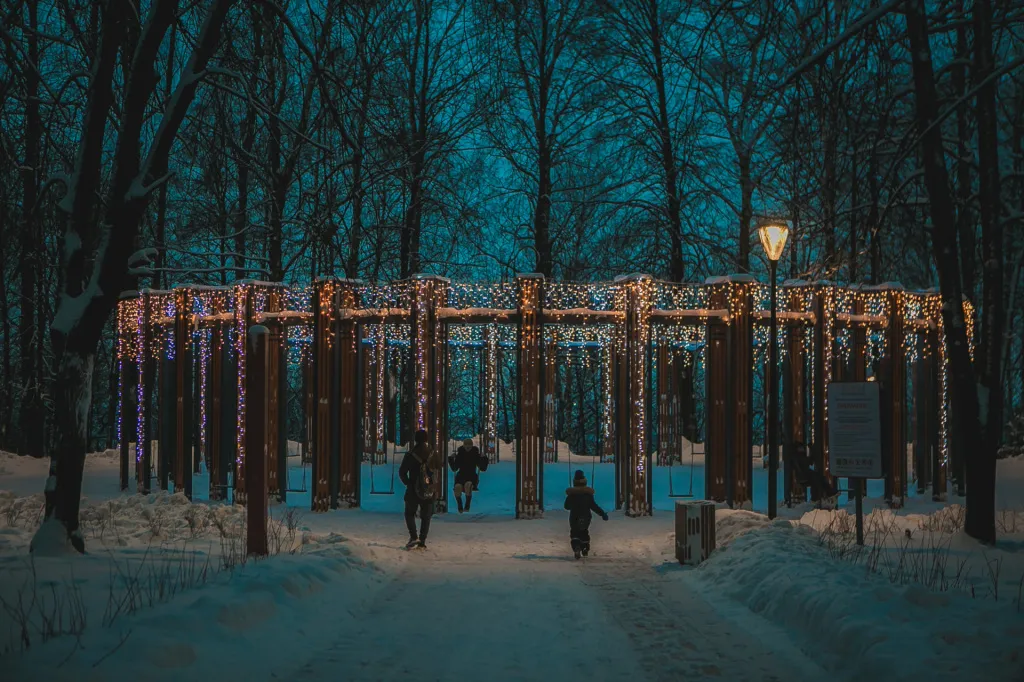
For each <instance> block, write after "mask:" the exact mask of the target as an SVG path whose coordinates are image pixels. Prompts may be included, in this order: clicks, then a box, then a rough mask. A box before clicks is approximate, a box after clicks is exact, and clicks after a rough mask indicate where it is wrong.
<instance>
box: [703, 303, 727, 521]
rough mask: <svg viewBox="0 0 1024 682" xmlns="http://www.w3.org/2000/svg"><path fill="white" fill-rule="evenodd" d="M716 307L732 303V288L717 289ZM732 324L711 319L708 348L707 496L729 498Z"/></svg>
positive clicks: (705, 396) (707, 497)
mask: <svg viewBox="0 0 1024 682" xmlns="http://www.w3.org/2000/svg"><path fill="white" fill-rule="evenodd" d="M710 305H711V307H712V308H715V309H722V308H727V307H728V305H729V301H728V292H719V291H713V293H712V295H711V303H710ZM729 336H730V334H729V326H728V323H727V322H725V321H724V320H721V319H720V318H717V317H713V318H709V319H708V323H707V348H706V350H705V353H704V363H705V365H704V380H705V389H704V405H705V407H704V410H705V431H706V434H705V439H704V440H705V443H704V497H705V498H706V499H709V500H714V501H715V502H725V501H726V494H727V493H726V460H727V459H728V458H729V450H728V440H727V433H728V431H729V412H730V411H729V409H728V398H729Z"/></svg>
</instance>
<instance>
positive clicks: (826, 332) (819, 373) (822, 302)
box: [809, 282, 836, 480]
mask: <svg viewBox="0 0 1024 682" xmlns="http://www.w3.org/2000/svg"><path fill="white" fill-rule="evenodd" d="M813 310H814V318H815V325H814V333H813V336H814V344H813V348H814V350H813V354H812V358H811V364H812V371H813V382H812V383H813V387H812V392H811V398H812V400H811V414H812V422H811V434H812V435H811V446H812V447H811V448H810V449H809V454H810V455H811V458H812V460H813V462H814V468H815V469H816V470H818V471H820V472H822V474H824V475H825V477H826V478H827V479H828V480H831V474H830V473H829V470H828V400H827V396H828V385H829V384H830V383H832V379H833V370H834V367H835V359H834V355H835V332H836V315H835V286H834V285H833V284H832V283H831V282H816V283H815V285H814V302H813Z"/></svg>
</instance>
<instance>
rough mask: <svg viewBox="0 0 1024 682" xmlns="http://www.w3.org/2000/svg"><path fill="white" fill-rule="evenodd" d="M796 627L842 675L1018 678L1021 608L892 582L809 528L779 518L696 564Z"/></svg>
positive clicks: (1022, 669) (1023, 661)
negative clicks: (844, 557)
mask: <svg viewBox="0 0 1024 682" xmlns="http://www.w3.org/2000/svg"><path fill="white" fill-rule="evenodd" d="M695 575H696V577H697V579H699V580H700V581H702V582H704V583H705V584H706V585H707V586H709V587H712V588H714V589H715V590H718V591H720V592H721V593H723V594H725V595H728V596H729V597H731V598H733V599H735V600H737V601H740V602H742V603H743V604H745V605H746V606H748V607H749V608H750V609H751V610H752V611H754V612H755V613H757V614H760V615H762V616H764V617H765V618H767V619H769V620H771V621H773V622H775V623H778V624H780V625H782V626H784V627H786V628H788V629H790V630H792V631H794V632H795V633H797V634H798V635H799V636H801V637H802V638H803V639H804V641H805V642H807V645H806V646H804V650H805V651H807V652H808V653H812V654H813V653H814V652H817V656H816V657H817V658H819V661H820V662H821V663H822V664H823V665H826V666H829V665H830V664H831V667H832V669H833V670H834V672H835V673H837V674H839V675H840V676H842V677H843V678H848V679H855V680H865V679H871V678H876V679H899V680H916V679H920V680H925V679H927V680H936V679H938V680H947V679H948V680H962V679H964V677H965V675H967V676H969V677H971V678H972V679H985V680H1007V681H1008V682H1009V681H1011V680H1013V681H1015V682H1016V681H1019V680H1020V679H1022V677H1024V658H1022V651H1021V645H1020V643H1021V641H1024V616H1022V615H1021V614H1020V613H1019V612H1018V611H1017V610H1016V608H1015V607H1013V606H1011V605H1010V604H1008V603H1006V602H999V603H994V602H990V601H985V600H976V599H972V598H971V597H970V596H969V595H966V594H960V593H955V592H935V591H930V590H927V589H926V588H924V587H922V586H920V585H915V584H911V585H893V584H891V583H890V581H889V580H888V579H887V578H885V577H882V576H879V575H877V574H872V573H869V572H866V571H865V569H864V568H863V567H862V566H858V565H855V564H852V563H848V562H843V561H837V560H835V559H833V558H832V556H831V555H830V554H829V551H828V549H827V548H826V547H825V546H824V545H823V544H821V543H820V542H819V541H818V535H817V534H816V533H815V532H814V530H813V529H812V528H811V527H809V526H805V525H797V526H793V525H792V524H791V523H790V522H789V521H785V520H779V521H776V522H775V523H773V524H770V525H767V526H765V527H763V528H760V529H756V530H753V531H751V532H747V533H744V534H742V535H740V536H738V537H735V538H734V539H733V540H732V541H731V542H729V543H727V544H726V546H724V547H721V548H719V550H718V551H716V552H715V554H714V555H713V556H712V557H711V559H709V560H708V561H707V562H705V563H704V564H702V565H701V566H700V567H699V568H698V570H697V571H696V572H695Z"/></svg>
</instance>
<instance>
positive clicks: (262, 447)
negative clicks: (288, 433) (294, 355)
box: [245, 325, 272, 556]
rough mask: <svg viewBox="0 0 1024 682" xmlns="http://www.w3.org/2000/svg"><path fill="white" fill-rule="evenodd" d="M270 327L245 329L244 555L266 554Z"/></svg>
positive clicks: (259, 326)
mask: <svg viewBox="0 0 1024 682" xmlns="http://www.w3.org/2000/svg"><path fill="white" fill-rule="evenodd" d="M270 334H271V332H270V330H269V329H267V328H266V327H264V326H262V325H254V326H252V327H250V328H248V329H247V330H246V337H247V338H246V339H245V345H246V351H247V353H246V356H247V362H246V376H245V383H246V386H245V393H246V400H245V417H246V419H245V423H246V430H245V452H246V461H245V488H246V490H247V496H246V507H247V508H246V510H245V513H246V554H247V555H256V556H266V555H267V554H268V549H269V547H268V546H267V512H268V510H269V473H270V472H269V470H268V467H267V465H268V464H269V462H268V460H269V455H270V453H269V451H268V445H269V437H270V430H269V427H270V423H269V419H270V404H269V403H270V396H269V393H270V392H271V382H270V377H269V373H270V356H271V355H272V352H271V348H270Z"/></svg>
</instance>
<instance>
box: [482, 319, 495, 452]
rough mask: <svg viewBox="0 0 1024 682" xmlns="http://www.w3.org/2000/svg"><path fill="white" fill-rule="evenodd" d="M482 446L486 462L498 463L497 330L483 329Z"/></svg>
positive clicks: (492, 326)
mask: <svg viewBox="0 0 1024 682" xmlns="http://www.w3.org/2000/svg"><path fill="white" fill-rule="evenodd" d="M483 364H484V382H483V397H484V400H483V403H484V405H483V413H484V414H483V417H484V418H483V444H482V447H481V450H482V452H483V454H484V455H485V456H486V457H487V461H488V462H490V463H491V464H494V463H495V462H497V461H498V382H497V379H498V330H497V328H496V327H495V325H493V324H489V325H487V326H486V327H484V362H483Z"/></svg>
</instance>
